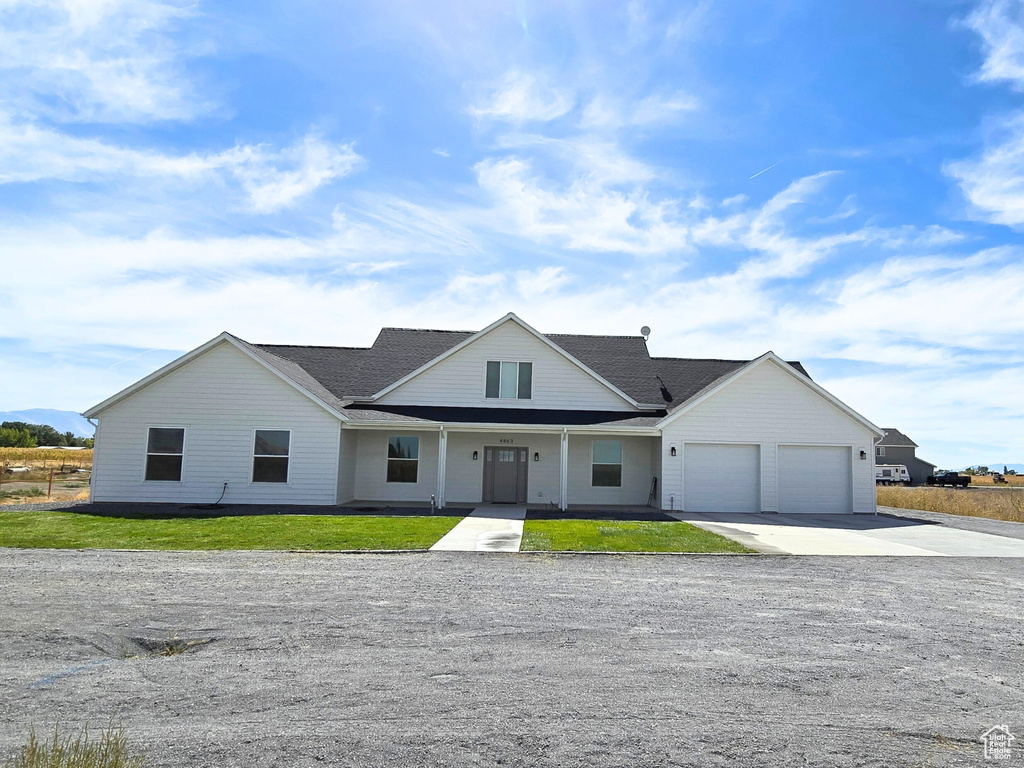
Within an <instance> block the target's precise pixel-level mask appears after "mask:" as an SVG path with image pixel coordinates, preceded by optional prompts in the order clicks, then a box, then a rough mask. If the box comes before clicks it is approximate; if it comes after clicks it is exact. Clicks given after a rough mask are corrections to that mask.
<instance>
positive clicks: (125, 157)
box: [0, 119, 362, 213]
mask: <svg viewBox="0 0 1024 768" xmlns="http://www.w3.org/2000/svg"><path fill="white" fill-rule="evenodd" d="M361 160H362V158H360V156H359V155H358V154H356V152H355V151H354V150H353V149H352V145H351V144H335V143H333V142H330V141H327V140H325V139H324V138H322V137H320V136H318V135H317V134H315V133H310V134H308V135H306V136H305V137H304V138H302V139H301V140H299V141H297V142H296V143H295V144H293V145H291V146H289V147H286V148H285V149H283V150H280V151H277V152H275V151H272V150H271V149H270V148H268V147H267V146H265V145H256V146H236V147H233V148H231V149H228V150H224V151H222V152H215V153H210V154H198V153H192V154H188V155H168V154H164V153H160V152H155V151H151V150H138V149H131V148H127V147H118V146H115V145H113V144H110V143H107V142H104V141H100V140H98V139H91V138H79V137H75V136H71V135H68V134H66V133H61V132H59V131H55V130H52V129H49V128H40V127H38V126H36V125H32V124H21V125H16V124H12V123H10V122H5V121H3V120H2V119H0V184H9V183H12V182H27V181H40V180H46V179H59V180H62V181H95V180H104V179H111V178H114V177H125V176H133V177H140V178H164V179H175V180H191V181H193V182H198V181H200V180H202V179H203V178H204V177H207V176H209V175H210V174H213V173H222V174H226V175H227V176H228V177H230V178H234V179H236V180H237V181H238V182H239V184H240V185H241V187H242V189H243V191H244V192H245V193H246V195H247V197H248V204H247V205H248V207H249V208H250V209H251V210H253V211H255V212H257V213H267V212H271V211H275V210H279V209H281V208H285V207H288V206H290V205H293V204H294V203H295V202H296V200H298V199H299V198H301V197H303V196H305V195H308V194H309V193H311V192H313V191H314V190H315V189H317V188H318V187H320V186H323V185H325V184H328V183H330V182H331V181H333V180H335V179H337V178H339V177H341V176H345V175H348V174H349V173H351V172H352V171H353V170H354V169H355V168H356V167H357V166H358V165H359V164H360V162H361Z"/></svg>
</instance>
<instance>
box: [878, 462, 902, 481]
mask: <svg viewBox="0 0 1024 768" xmlns="http://www.w3.org/2000/svg"><path fill="white" fill-rule="evenodd" d="M875 485H910V473H909V472H907V468H906V467H905V466H904V465H903V464H876V465H875Z"/></svg>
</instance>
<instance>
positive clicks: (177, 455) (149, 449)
mask: <svg viewBox="0 0 1024 768" xmlns="http://www.w3.org/2000/svg"><path fill="white" fill-rule="evenodd" d="M184 454H185V428H184V427H150V428H149V435H148V436H147V439H146V479H147V480H157V481H165V482H172V483H180V482H181V461H182V458H183V457H184Z"/></svg>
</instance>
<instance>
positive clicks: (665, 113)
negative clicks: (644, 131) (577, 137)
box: [580, 92, 699, 130]
mask: <svg viewBox="0 0 1024 768" xmlns="http://www.w3.org/2000/svg"><path fill="white" fill-rule="evenodd" d="M698 107H699V102H698V101H697V99H695V98H694V97H693V96H689V95H687V94H685V93H682V92H678V93H675V94H672V95H670V96H665V95H662V94H651V95H649V96H645V97H644V98H642V99H637V100H633V101H624V100H622V99H618V98H615V97H613V96H611V95H609V94H604V93H602V94H598V95H597V96H595V97H594V98H593V99H592V100H591V101H590V103H589V104H587V106H586V107H585V108H584V110H583V115H582V117H581V119H580V126H581V127H582V128H584V129H588V130H617V129H619V128H624V127H629V128H639V127H646V126H654V125H661V124H666V123H672V122H675V121H677V120H679V119H680V117H682V115H684V114H686V113H687V112H692V111H694V110H695V109H697V108H698Z"/></svg>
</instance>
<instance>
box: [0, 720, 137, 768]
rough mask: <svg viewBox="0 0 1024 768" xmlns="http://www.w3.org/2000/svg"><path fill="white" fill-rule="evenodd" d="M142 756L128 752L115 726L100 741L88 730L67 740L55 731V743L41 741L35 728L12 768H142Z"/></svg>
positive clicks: (58, 729)
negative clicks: (91, 736) (90, 734)
mask: <svg viewBox="0 0 1024 768" xmlns="http://www.w3.org/2000/svg"><path fill="white" fill-rule="evenodd" d="M144 764H145V763H144V761H143V759H142V757H141V756H140V755H133V754H132V753H131V752H130V751H129V749H128V739H127V738H126V737H125V735H124V730H123V729H121V728H115V727H113V726H111V727H109V728H105V729H103V730H102V731H100V735H99V738H98V739H97V738H90V736H89V729H88V728H86V729H85V730H84V731H83V732H82V734H81V735H80V736H78V737H77V738H76V737H73V736H65V735H63V734H61V733H60V727H59V726H56V727H54V729H53V739H52V740H45V741H44V740H40V739H39V738H38V737H37V736H36V731H35V728H31V729H30V730H29V735H28V741H27V742H26V743H25V744H24V746H22V748H21V751H20V752H19V753H18V755H17V756H16V757H15V758H14V759H13V760H11V761H10V762H9V763H8V764H7V765H8V768H142V766H143V765H144Z"/></svg>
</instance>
